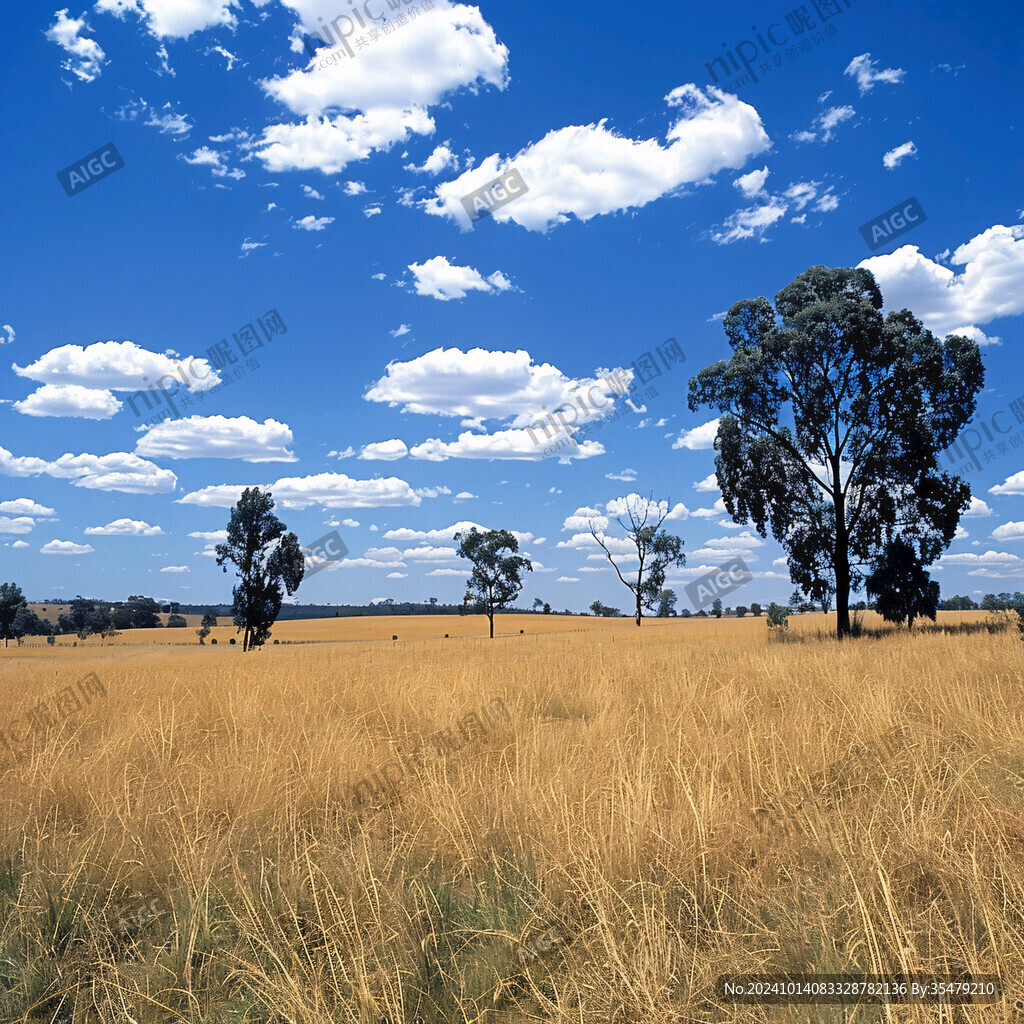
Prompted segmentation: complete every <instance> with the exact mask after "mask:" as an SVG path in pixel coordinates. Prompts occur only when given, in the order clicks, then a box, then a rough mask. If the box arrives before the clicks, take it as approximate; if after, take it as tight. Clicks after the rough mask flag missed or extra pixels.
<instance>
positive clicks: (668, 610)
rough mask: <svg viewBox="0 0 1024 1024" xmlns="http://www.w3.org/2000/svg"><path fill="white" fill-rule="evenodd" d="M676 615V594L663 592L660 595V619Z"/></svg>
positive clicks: (670, 591)
mask: <svg viewBox="0 0 1024 1024" xmlns="http://www.w3.org/2000/svg"><path fill="white" fill-rule="evenodd" d="M675 613H676V592H675V591H674V590H663V591H662V592H661V593H660V594H659V595H658V618H659V619H667V618H668V617H669V616H672V615H675Z"/></svg>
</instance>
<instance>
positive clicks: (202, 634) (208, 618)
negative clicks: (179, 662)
mask: <svg viewBox="0 0 1024 1024" xmlns="http://www.w3.org/2000/svg"><path fill="white" fill-rule="evenodd" d="M216 625H217V616H216V615H214V614H213V612H207V613H206V614H205V615H204V616H203V621H202V622H201V623H200V624H199V628H198V629H197V630H196V636H198V637H199V643H200V644H201V645H202V644H205V643H206V638H207V637H208V636H209V635H210V630H211V629H213V627H214V626H216Z"/></svg>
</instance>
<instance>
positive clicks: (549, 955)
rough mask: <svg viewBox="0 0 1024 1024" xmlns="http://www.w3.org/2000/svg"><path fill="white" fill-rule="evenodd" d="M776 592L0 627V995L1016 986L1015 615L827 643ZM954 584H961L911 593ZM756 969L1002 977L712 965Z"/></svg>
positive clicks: (1023, 709) (76, 1017) (329, 1017)
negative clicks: (599, 604)
mask: <svg viewBox="0 0 1024 1024" xmlns="http://www.w3.org/2000/svg"><path fill="white" fill-rule="evenodd" d="M790 621H791V626H790V630H789V634H790V636H789V637H788V638H787V639H788V642H783V641H782V640H780V639H778V638H774V637H769V635H768V630H767V628H766V625H765V621H764V619H763V618H756V619H755V618H752V617H749V616H748V617H746V618H743V619H734V618H727V619H722V620H715V619H699V620H698V619H689V620H683V619H670V620H645V621H644V624H643V627H642V628H641V629H639V630H638V629H637V628H636V626H635V625H634V624H633V623H632V621H631V620H629V619H612V620H608V619H595V618H592V617H569V616H555V615H551V616H542V615H503V616H499V617H498V618H497V619H496V622H495V629H496V632H497V633H499V634H500V635H499V636H497V637H496V638H495V640H493V641H489V640H487V639H485V638H484V635H485V633H486V628H487V623H486V619H485V618H483V617H482V616H474V617H465V618H462V617H457V616H453V617H441V616H438V617H431V616H422V617H401V618H361V619H325V620H319V621H295V622H282V623H279V624H278V625H277V626H276V627H275V629H274V633H273V639H278V640H280V641H281V644H280V645H278V646H274V645H273V639H272V640H271V642H270V644H268V646H267V647H265V648H264V649H263V650H262V651H258V652H255V653H252V654H242V652H241V650H240V646H238V645H236V646H230V645H229V644H228V642H227V641H228V640H229V639H230V638H231V637H233V636H235V635H236V634H235V630H234V628H233V627H231V626H230V625H227V624H225V625H221V626H218V627H217V628H216V629H215V630H214V631H213V632H212V634H211V638H217V639H218V641H219V642H218V644H217V645H216V646H212V645H210V643H209V640H208V641H207V645H206V646H205V647H200V646H198V640H197V638H196V635H195V631H194V626H191V624H190V628H189V629H178V630H166V629H165V630H152V631H138V632H125V633H122V634H121V635H120V636H118V637H116V638H113V639H112V640H110V641H107V642H103V641H101V640H100V639H99V638H98V637H93V638H90V639H89V640H88V641H86V642H84V643H79V644H78V646H77V647H72V646H71V644H72V643H73V642H74V641H75V639H76V638H74V637H62V638H60V639H59V641H58V646H57V647H55V648H54V647H48V646H46V645H45V642H43V641H42V640H39V639H36V640H30V641H29V642H28V643H27V644H26V645H25V646H22V647H20V648H19V647H15V646H13V645H12V646H11V647H10V648H8V649H7V650H3V649H0V731H2V733H3V738H0V806H2V817H0V1020H2V1021H5V1022H6V1021H28V1020H32V1021H61V1022H63V1024H81V1022H90V1024H92V1022H98V1021H103V1022H114V1021H124V1022H138V1024H147V1022H157V1021H159V1022H189V1024H200V1022H202V1024H229V1022H230V1024H243V1022H245V1024H250V1022H251V1024H271V1022H274V1024H277V1022H293V1024H329V1022H332V1024H333V1022H353V1024H354V1022H373V1024H377V1022H379V1021H380V1020H382V1019H384V1018H386V1019H388V1020H389V1021H391V1022H392V1024H398V1022H400V1021H408V1022H412V1021H414V1019H415V1018H416V1016H417V1014H421V1015H422V1017H423V1019H424V1020H425V1021H427V1022H428V1024H432V1022H435V1021H448V1022H464V1021H481V1022H483V1021H495V1022H504V1021H526V1020H544V1021H558V1022H569V1021H575V1022H581V1021H582V1022H613V1021H614V1022H627V1021H628V1022H638V1024H639V1022H645V1024H646V1022H653V1024H657V1022H662V1021H665V1022H667V1021H686V1022H696V1021H706V1022H724V1021H737V1022H739V1021H744V1022H746V1021H801V1022H805V1021H806V1022H811V1021H815V1022H817V1021H824V1022H833V1021H834V1022H839V1021H844V1020H850V1021H858V1022H859V1021H865V1022H868V1021H876V1020H886V1021H899V1022H904V1021H915V1022H916V1021H921V1022H924V1021H949V1022H960V1021H1000V1022H1001V1021H1011V1020H1020V1019H1021V1017H1020V1015H1019V1011H1017V1014H1018V1015H1017V1016H1015V1015H1014V1013H1015V1011H1014V1009H1013V1007H1014V1004H1015V1001H1017V1005H1018V1006H1024V1002H1022V1000H1024V981H1022V971H1024V686H1022V675H1024V672H1022V669H1024V643H1022V642H1021V639H1020V635H1019V633H1018V631H1017V630H1016V628H1014V629H1012V630H1007V631H1004V632H992V633H990V632H987V631H981V632H977V633H973V634H963V633H957V632H952V631H950V632H947V633H943V632H941V631H940V632H927V633H918V631H917V630H915V633H914V635H910V636H908V635H907V633H906V631H905V630H903V631H899V632H894V631H890V632H888V633H887V634H886V635H884V636H882V637H880V638H862V639H858V640H852V641H847V642H844V643H842V644H839V643H837V642H836V641H835V640H834V639H832V638H831V637H830V636H829V635H828V634H829V630H830V628H831V625H830V624H832V623H833V622H834V619H833V617H831V616H829V617H826V616H824V615H805V616H794V617H791V620H790ZM864 621H865V624H867V625H869V626H872V627H877V626H879V625H880V623H879V622H878V620H876V619H875V617H874V616H871V615H866V616H864ZM961 621H963V622H979V623H980V622H985V621H988V617H987V616H986V615H985V613H969V612H968V613H940V614H939V623H938V624H939V625H940V626H946V627H951V626H955V625H956V624H958V623H960V622H961ZM197 624H198V623H197ZM929 625H930V624H929ZM520 630H523V632H522V633H520ZM445 633H448V634H449V637H448V638H447V639H445V637H444V634H445ZM394 635H397V636H398V637H399V639H398V641H394V640H392V639H391V638H392V636H394ZM168 644H176V645H177V646H173V647H169V646H167V645H168ZM184 645H188V646H184ZM83 680H84V682H83ZM69 686H74V687H77V689H72V691H71V695H70V696H69V694H68V692H67V691H66V690H65V688H67V687H69ZM76 695H81V696H80V697H79V696H76ZM72 696H74V697H75V702H76V703H77V704H78V705H80V707H79V708H77V709H76V708H75V703H73V702H72V700H71V697H72ZM40 701H43V702H45V703H44V707H43V708H40V707H39V706H38V705H39V702H40ZM33 725H35V726H36V728H35V730H33V728H32V726H33ZM893 736H898V737H899V742H892V737H893ZM883 737H889V739H887V740H884V739H883ZM19 738H20V740H19ZM785 970H788V971H801V972H808V973H810V972H815V973H890V972H900V971H907V972H921V973H926V972H928V973H949V972H953V971H961V970H962V971H967V972H971V973H974V974H998V975H999V976H1000V977H1001V978H1002V979H1003V984H1004V987H1005V990H1006V991H1005V996H1004V998H1003V999H1002V1001H1001V1002H998V1003H995V1004H993V1005H991V1006H988V1007H984V1006H976V1005H968V1006H963V1007H957V1008H953V1007H950V1006H944V1007H939V1006H936V1005H908V1006H895V1005H891V1006H889V1007H877V1006H876V1007H870V1008H869V1007H864V1008H860V1009H855V1008H843V1007H839V1006H800V1005H796V1006H738V1005H734V1004H732V1003H730V1002H726V1001H725V1000H723V999H722V998H720V997H719V996H717V995H716V992H715V982H716V979H717V978H718V977H719V976H720V975H722V974H724V973H727V972H755V971H758V972H775V971H785Z"/></svg>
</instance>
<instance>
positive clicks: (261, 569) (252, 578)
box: [216, 487, 306, 651]
mask: <svg viewBox="0 0 1024 1024" xmlns="http://www.w3.org/2000/svg"><path fill="white" fill-rule="evenodd" d="M216 553H217V565H219V566H220V567H221V568H222V569H223V570H224V572H227V571H228V568H227V566H226V565H225V564H224V563H225V562H231V563H233V564H234V565H235V567H236V569H237V572H236V573H235V575H236V576H237V577H238V583H237V584H235V586H234V588H233V590H232V594H233V595H234V603H233V605H232V611H233V612H234V615H235V625H236V626H237V627H238V631H239V632H242V631H243V630H244V631H245V636H244V638H243V641H242V650H243V651H251V650H253V649H255V648H257V647H262V646H263V644H264V643H266V641H267V638H268V637H269V636H270V631H271V629H272V628H273V625H274V623H275V621H276V620H277V616H278V613H279V612H280V611H281V602H282V600H283V598H284V593H283V592H282V587H283V588H284V590H286V591H287V592H288V596H289V597H290V596H291V595H292V594H294V593H295V592H296V591H297V590H298V589H299V584H300V583H301V582H302V577H303V576H304V575H305V572H306V563H305V557H304V556H303V554H302V549H301V548H300V547H299V538H298V537H296V536H295V534H294V533H285V525H284V523H282V522H281V520H280V519H278V518H277V516H276V515H274V500H273V496H272V495H271V493H270V491H261V490H260V489H259V488H258V487H246V489H245V490H244V491H243V492H242V496H241V498H239V499H238V504H237V505H235V506H234V508H232V510H231V518H230V519H229V520H228V539H227V542H226V543H225V544H218V545H217V548H216Z"/></svg>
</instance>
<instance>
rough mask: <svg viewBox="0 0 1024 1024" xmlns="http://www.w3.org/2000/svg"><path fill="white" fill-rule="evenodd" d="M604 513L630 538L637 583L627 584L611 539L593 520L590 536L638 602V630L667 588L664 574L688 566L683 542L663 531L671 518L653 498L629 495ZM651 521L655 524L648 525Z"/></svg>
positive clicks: (663, 503)
mask: <svg viewBox="0 0 1024 1024" xmlns="http://www.w3.org/2000/svg"><path fill="white" fill-rule="evenodd" d="M605 509H606V511H607V512H609V513H610V514H611V515H613V516H615V517H616V522H617V523H618V524H619V526H621V527H622V529H623V530H625V531H626V536H627V538H628V539H629V540H630V541H631V542H632V544H633V545H634V547H635V548H636V557H637V559H638V560H639V566H638V567H637V571H636V580H635V581H630V580H627V579H626V577H625V576H623V575H622V572H621V570H620V569H619V567H618V565H617V564H616V562H615V559H614V558H612V553H611V551H610V550H609V548H608V543H607V541H608V538H606V537H605V535H604V531H603V530H602V531H601V532H600V533H598V531H597V529H596V527H595V525H594V521H593V520H591V521H590V535H591V537H593V538H594V540H595V541H597V543H598V544H599V545H600V547H601V550H602V551H603V552H604V553H605V556H606V557H607V559H608V561H609V562H611V564H612V568H613V569H614V570H615V573H616V575H617V576H618V577H619V579H620V581H621V582H622V583H623V585H624V586H625V587H626V588H627V589H628V590H629V592H630V593H631V594H632V595H633V597H634V599H635V601H636V610H635V612H634V618H635V620H636V624H637V626H638V627H639V625H640V623H641V622H642V621H643V616H644V609H645V608H647V609H652V608H654V606H655V604H656V603H657V602H658V600H659V596H660V594H661V590H662V588H663V587H664V586H665V570H666V569H668V568H669V567H670V566H680V565H685V564H686V555H684V554H683V550H682V549H683V542H682V541H681V540H680V539H679V538H678V537H675V536H673V535H672V534H670V533H666V532H665V531H664V530H662V529H661V524H662V523H664V522H665V520H666V519H667V518H668V516H669V503H668V502H667V501H659V502H655V501H654V500H653V497H648V498H646V499H645V498H641V497H640V495H639V494H630V495H629V496H628V497H625V498H616V499H614V500H613V501H610V502H608V504H607V505H606V506H605ZM623 515H626V517H627V518H628V520H629V523H628V525H627V524H626V523H624V522H623V521H622V516H623ZM649 519H652V520H653V522H651V523H648V520H649ZM630 557H632V553H631V554H630ZM645 576H646V578H645Z"/></svg>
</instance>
